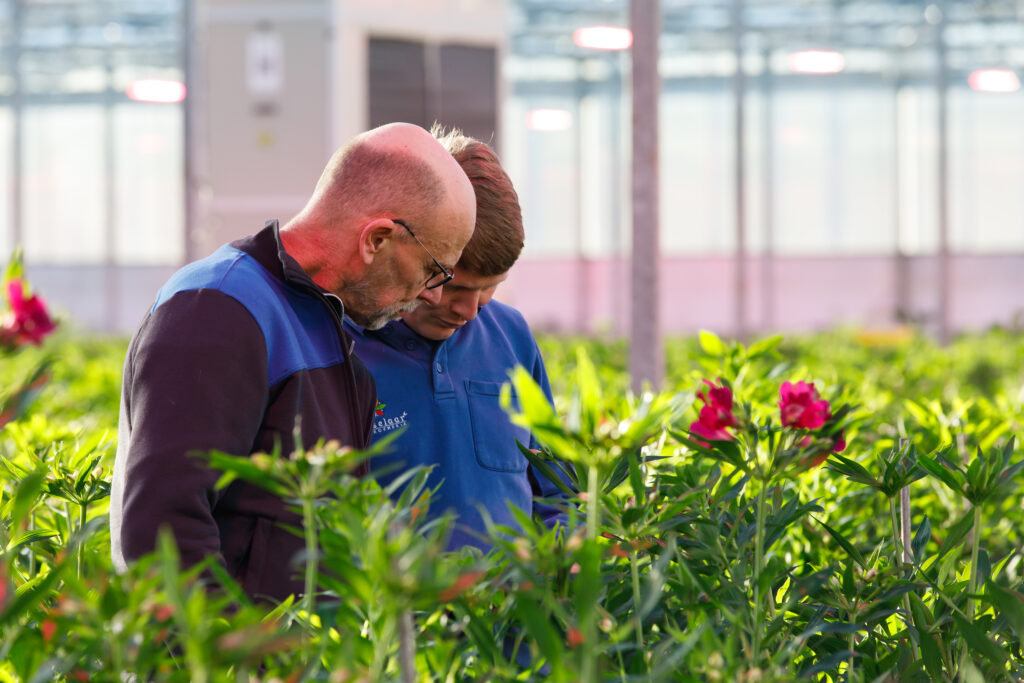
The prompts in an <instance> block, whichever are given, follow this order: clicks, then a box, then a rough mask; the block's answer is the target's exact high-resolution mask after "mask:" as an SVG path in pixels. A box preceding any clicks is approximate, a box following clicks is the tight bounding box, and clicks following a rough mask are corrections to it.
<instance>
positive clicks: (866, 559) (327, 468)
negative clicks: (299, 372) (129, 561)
mask: <svg viewBox="0 0 1024 683" xmlns="http://www.w3.org/2000/svg"><path fill="white" fill-rule="evenodd" d="M39 341H41V345H40V346H35V345H34V344H35V342H34V341H32V342H31V343H28V344H21V345H15V344H9V345H8V347H7V348H6V349H5V350H3V351H0V353H2V354H3V356H2V358H3V360H2V366H0V379H2V380H3V382H2V389H0V425H2V430H0V548H2V550H0V552H2V559H0V679H7V680H18V681H36V680H38V681H50V680H82V681H85V680H97V681H104V680H109V681H118V682H121V681H125V680H181V681H185V680H194V681H255V680H263V681H270V680H283V681H305V680H326V681H356V680H365V681H377V680H401V681H427V680H444V681H456V680H494V681H504V680H535V679H547V680H552V681H576V680H583V681H597V680H645V681H646V680H656V681H660V680H668V681H689V680H694V681H783V680H785V681H790V680H798V679H808V680H823V681H865V682H868V681H915V680H920V681H943V680H945V681H954V680H956V681H1000V680H1020V679H1021V678H1022V677H1024V654H1022V652H1021V634H1022V633H1024V587H1022V585H1021V582H1022V567H1021V555H1020V548H1021V529H1022V528H1024V511H1022V508H1021V503H1020V501H1021V500H1022V498H1024V497H1022V479H1021V474H1020V470H1021V469H1022V468H1024V457H1022V456H1024V454H1022V453H1021V448H1020V445H1019V444H1020V442H1021V437H1022V435H1024V429H1022V423H1024V366H1022V364H1021V363H1020V361H1019V359H1020V358H1024V334H1022V333H1021V332H1019V331H1013V330H992V331H990V332H988V333H985V334H980V335H973V336H965V337H963V338H961V339H958V340H956V341H955V342H953V343H952V344H951V345H950V346H948V347H945V348H942V347H939V346H937V345H936V344H934V343H933V342H931V341H930V340H929V339H927V338H926V337H924V336H922V335H920V334H917V333H915V332H914V331H912V330H896V331H890V332H885V333H868V332H856V331H834V332H830V333H825V334H816V335H810V336H803V337H796V336H794V337H790V338H788V339H785V340H783V339H781V338H766V339H761V340H757V341H755V342H752V343H750V344H746V345H745V344H740V343H737V342H732V341H728V340H722V339H720V338H718V337H716V336H715V335H713V334H711V333H709V332H704V333H701V334H700V335H699V336H696V337H694V338H692V339H681V340H672V341H670V342H669V344H668V368H669V371H668V380H667V381H666V386H665V388H664V389H663V390H661V391H658V392H648V393H645V394H644V395H642V396H634V395H631V394H630V393H629V392H628V390H627V386H628V378H627V375H626V371H625V367H624V365H625V357H626V347H625V345H624V344H623V343H621V342H602V341H599V340H593V339H572V340H568V339H559V338H554V337H546V338H543V339H542V340H541V346H542V350H543V352H544V354H545V357H546V359H547V362H548V370H549V374H550V375H551V379H552V385H553V387H554V389H555V393H556V406H555V409H552V408H551V407H550V406H549V405H548V404H547V403H546V401H545V400H544V398H543V394H542V393H541V392H540V391H539V389H538V388H537V387H536V386H535V385H533V383H532V380H531V379H530V377H529V376H528V375H527V374H526V373H515V374H513V376H512V377H510V383H509V385H508V389H507V391H506V395H505V396H504V400H505V402H506V405H507V407H508V409H509V411H510V412H511V413H512V414H513V415H514V419H515V420H517V421H518V422H519V423H520V424H523V425H525V426H527V427H529V428H530V429H532V430H533V431H534V432H535V433H536V434H537V435H538V437H539V440H540V441H541V442H542V444H543V445H544V448H543V450H542V451H540V452H539V453H534V452H531V451H529V450H524V457H526V458H529V459H530V460H531V461H532V462H533V464H534V466H535V467H536V468H537V469H539V470H541V471H550V472H551V473H552V476H555V475H556V474H558V473H561V474H562V475H564V480H565V481H567V482H568V483H567V484H566V492H567V493H568V495H569V496H570V503H569V504H568V505H567V506H566V515H567V519H568V523H567V526H566V527H565V528H561V529H557V530H547V529H546V528H544V527H543V525H539V524H537V523H535V522H534V521H533V520H531V519H529V518H528V517H526V516H525V515H520V522H521V526H522V529H521V530H513V529H503V528H494V529H492V532H491V538H492V542H493V544H494V549H493V550H492V551H491V552H490V553H488V554H486V555H485V554H482V553H480V552H479V551H478V550H475V549H466V550H463V551H461V552H445V551H444V547H445V538H446V535H447V533H448V531H449V529H450V527H451V524H452V520H450V519H447V518H444V517H440V518H438V517H436V516H431V515H428V514H426V512H427V510H428V509H429V506H430V499H431V491H430V490H429V489H428V488H427V486H426V483H425V482H426V476H425V475H426V473H425V471H422V470H416V471H411V472H409V473H408V474H407V476H406V477H404V478H403V479H402V480H400V481H398V482H395V483H394V484H392V485H391V487H390V488H389V489H386V490H385V489H382V488H381V487H380V486H379V485H378V484H377V483H376V482H374V481H372V480H369V479H357V478H355V477H353V476H352V475H351V474H350V472H352V471H354V468H355V466H356V465H357V464H358V463H360V462H361V461H362V460H363V459H365V458H372V457H373V453H372V452H370V453H364V452H356V451H351V450H347V449H344V448H339V447H338V446H337V444H322V445H321V446H319V447H317V448H315V449H311V450H309V451H301V452H297V453H276V454H275V453H270V454H265V455H261V456H259V457H255V458H251V459H250V458H235V457H231V456H229V455H226V454H222V453H210V454H208V455H207V457H208V458H209V459H210V462H211V464H212V465H213V466H216V467H218V468H219V469H221V470H223V471H224V477H223V478H222V484H226V483H227V482H228V481H230V480H231V479H233V478H237V477H241V478H245V479H248V480H250V481H254V482H256V483H259V484H261V485H263V486H265V487H267V488H270V489H272V490H274V491H276V492H277V493H278V494H279V495H282V496H284V497H285V498H287V499H289V500H291V501H292V502H293V503H294V505H295V507H296V509H297V510H298V511H300V512H301V513H302V514H303V515H304V518H305V519H306V521H307V524H306V529H307V533H306V534H305V538H306V548H307V551H306V553H305V555H304V556H303V557H302V558H299V562H298V564H297V566H296V573H297V574H298V575H301V576H303V577H304V579H305V581H306V586H307V587H308V590H306V592H305V594H304V595H302V596H295V597H294V598H292V599H289V600H287V601H285V602H284V603H282V604H276V605H268V604H263V603H255V604H254V603H253V602H252V601H250V600H249V599H248V598H247V597H246V596H245V595H244V594H243V593H242V591H241V590H240V589H239V587H238V586H237V585H235V584H234V583H233V582H232V581H231V580H230V579H229V578H228V577H227V576H225V575H224V572H223V571H222V570H220V568H219V567H218V566H216V565H215V564H209V565H205V566H200V567H193V568H187V569H182V568H181V567H180V566H179V562H178V558H177V554H176V551H175V548H174V544H173V542H172V541H171V540H170V539H169V538H163V539H162V541H161V544H160V547H159V549H158V550H157V552H155V553H154V554H153V555H151V556H150V557H147V558H145V559H144V560H142V561H140V562H138V563H136V564H135V565H133V566H132V567H131V568H130V570H129V571H128V572H127V573H125V574H117V573H115V572H114V571H113V569H112V565H111V561H110V555H109V545H110V539H109V533H108V531H107V520H106V511H107V497H108V495H109V481H110V469H111V466H112V463H113V453H114V449H115V447H116V443H115V441H116V423H117V407H118V392H119V377H120V365H121V362H122V359H123V355H124V350H125V341H124V340H98V339H90V338H86V337H83V336H80V335H75V334H73V333H72V332H69V331H67V330H64V331H59V332H57V333H55V334H54V335H53V336H51V337H50V338H49V339H47V340H45V341H44V340H39ZM513 397H514V398H513ZM386 447H387V443H382V444H378V445H377V446H376V447H375V448H386ZM558 479H559V480H560V481H561V480H563V477H561V476H560V477H558ZM325 494H329V495H325ZM300 533H301V532H300Z"/></svg>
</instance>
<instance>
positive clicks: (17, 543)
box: [7, 529, 60, 552]
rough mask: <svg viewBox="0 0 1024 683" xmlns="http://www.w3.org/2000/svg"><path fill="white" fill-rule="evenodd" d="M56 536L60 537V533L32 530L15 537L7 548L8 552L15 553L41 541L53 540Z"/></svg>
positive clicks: (51, 530)
mask: <svg viewBox="0 0 1024 683" xmlns="http://www.w3.org/2000/svg"><path fill="white" fill-rule="evenodd" d="M54 536H60V532H58V531H55V530H53V529H32V530H31V531H26V532H25V533H23V534H21V535H19V536H15V537H14V538H12V539H11V542H10V544H9V545H8V546H7V552H13V551H15V550H17V549H19V548H21V547H22V546H26V545H29V544H30V543H35V542H36V541H41V540H43V539H46V538H53V537H54Z"/></svg>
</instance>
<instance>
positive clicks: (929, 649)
mask: <svg viewBox="0 0 1024 683" xmlns="http://www.w3.org/2000/svg"><path fill="white" fill-rule="evenodd" d="M910 612H911V616H912V617H913V621H914V628H916V629H917V636H918V643H919V645H920V646H921V659H922V660H924V668H925V670H926V671H928V675H929V676H931V678H932V680H933V681H941V680H943V678H944V677H943V672H942V654H941V652H940V651H939V646H938V644H936V642H935V638H933V637H932V634H931V632H930V631H929V629H930V628H931V622H930V620H929V619H928V608H927V607H926V606H925V604H924V601H922V600H921V598H920V597H919V596H918V594H917V593H910Z"/></svg>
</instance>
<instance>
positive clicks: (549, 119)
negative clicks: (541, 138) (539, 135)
mask: <svg viewBox="0 0 1024 683" xmlns="http://www.w3.org/2000/svg"><path fill="white" fill-rule="evenodd" d="M570 126H572V114H570V113H569V112H567V111H566V110H564V109H531V110H530V111H528V112H526V127H527V128H529V129H530V130H541V131H556V130H568V129H569V127H570Z"/></svg>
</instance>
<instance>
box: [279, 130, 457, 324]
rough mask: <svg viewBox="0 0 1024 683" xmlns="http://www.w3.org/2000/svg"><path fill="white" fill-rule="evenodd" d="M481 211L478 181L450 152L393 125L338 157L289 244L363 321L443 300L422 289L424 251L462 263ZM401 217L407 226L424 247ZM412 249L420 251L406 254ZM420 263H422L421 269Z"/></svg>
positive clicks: (290, 228) (290, 231) (285, 236)
mask: <svg viewBox="0 0 1024 683" xmlns="http://www.w3.org/2000/svg"><path fill="white" fill-rule="evenodd" d="M475 216H476V199H475V196H474V192H473V187H472V185H471V183H470V181H469V179H468V178H467V177H466V174H465V173H464V172H463V171H462V169H461V167H460V166H459V164H458V162H456V161H455V159H453V158H452V156H451V154H449V153H448V152H447V150H445V149H444V147H442V146H441V145H440V143H438V141H437V140H436V139H435V138H434V137H433V136H432V135H431V134H430V133H428V132H427V131H426V130H424V129H423V128H420V127H419V126H414V125H412V124H408V123H392V124H388V125H385V126H381V127H379V128H375V129H373V130H371V131H367V132H366V133H362V134H361V135H359V136H357V137H356V138H354V139H353V140H352V141H351V142H349V143H348V144H346V145H345V146H344V147H342V148H341V149H339V150H338V151H337V152H335V153H334V155H333V156H332V157H331V159H330V160H329V161H328V163H327V166H326V168H325V169H324V172H323V174H321V176H320V180H319V181H318V182H317V185H316V189H315V190H314V192H313V196H312V197H311V198H310V200H309V202H308V203H307V204H306V207H305V208H304V209H303V211H302V212H301V213H300V214H299V215H298V216H296V217H295V218H294V219H293V220H292V221H290V222H289V223H288V225H286V226H285V227H284V228H283V229H282V240H284V244H285V248H286V249H287V251H288V252H289V253H290V254H291V255H292V256H293V257H294V258H295V259H296V260H297V261H298V262H299V264H300V265H301V266H302V267H303V268H304V269H305V270H306V271H307V272H308V273H309V274H310V276H311V277H313V279H314V280H315V281H316V282H317V284H319V285H320V286H321V287H324V288H325V289H327V290H329V291H332V292H334V293H335V294H337V295H338V296H339V297H340V298H341V299H342V301H343V302H345V305H346V307H347V308H348V309H349V310H350V312H351V313H352V317H353V318H354V319H356V320H357V322H359V320H358V318H359V317H360V316H361V315H362V313H364V312H365V311H363V310H361V309H363V308H366V307H367V306H371V305H377V304H378V303H379V304H380V305H381V306H383V308H387V309H388V310H390V307H393V306H399V307H401V306H407V305H408V304H410V303H412V302H414V301H415V300H416V299H417V298H424V299H428V300H429V299H430V298H434V297H435V296H436V297H438V298H439V296H440V292H428V293H424V290H423V284H424V283H425V281H426V279H427V277H428V276H429V272H426V270H427V268H428V267H432V266H430V264H431V263H432V259H430V258H429V257H428V256H427V255H425V254H423V253H422V250H429V253H430V254H432V255H433V257H435V258H436V259H437V260H438V261H440V262H441V263H442V264H443V265H444V266H445V267H452V266H454V265H455V263H456V261H458V258H459V256H460V255H461V253H462V248H463V247H464V246H465V244H466V242H468V241H469V238H470V237H471V236H472V232H473V224H474V222H475ZM393 219H398V220H401V221H403V222H405V223H406V224H407V225H409V226H410V229H411V230H413V231H414V232H415V235H416V238H418V239H419V240H420V241H421V242H422V245H418V244H416V242H415V241H414V238H413V237H412V236H411V235H410V234H409V233H408V232H406V230H405V228H402V227H401V226H400V225H398V224H396V223H394V222H393ZM410 249H415V250H421V251H417V252H410V253H405V252H409V250H410ZM399 250H401V251H402V252H403V253H402V254H399V253H397V252H398V251H399ZM413 259H419V260H420V264H419V266H420V268H419V271H417V269H416V268H415V267H413V266H414V264H413ZM370 284H372V285H373V288H372V289H370V288H369V286H370ZM353 292H354V293H356V294H354V295H353V294H352V293H353ZM378 295H379V296H378ZM368 296H369V297H371V298H373V299H374V300H375V301H376V303H372V302H370V303H368V302H367V301H366V298H367V297H368ZM396 315H397V314H396ZM392 317H394V316H392Z"/></svg>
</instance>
